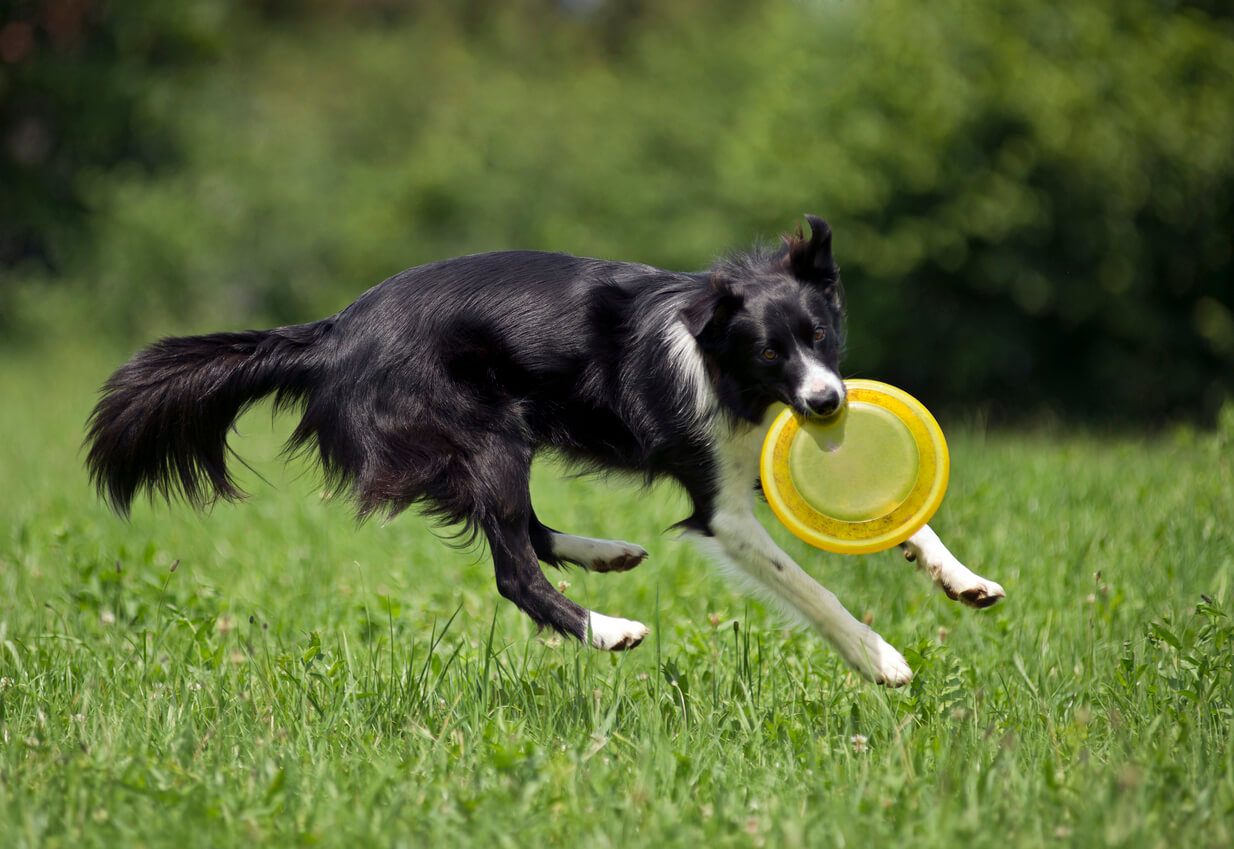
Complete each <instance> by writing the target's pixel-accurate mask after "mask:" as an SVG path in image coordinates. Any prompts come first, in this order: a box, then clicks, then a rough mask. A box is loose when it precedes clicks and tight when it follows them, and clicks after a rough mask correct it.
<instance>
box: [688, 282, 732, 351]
mask: <svg viewBox="0 0 1234 849" xmlns="http://www.w3.org/2000/svg"><path fill="white" fill-rule="evenodd" d="M743 301H744V299H743V298H742V296H741V294H740V293H738V292H735V291H733V290H732V289H730V288H729V287H728V286H726V285H724V284H720V283H714V282H713V284H712V286H711V288H710V289H708V290H707V291H706V292H704V293H703V294H702V295H700V296H698V297H697V298H695V299H694V300H693V301H691V302H690V303H689V304H687V305H686V306H685V307H684V308H683V309H682V310H681V312H680V313H679V315H680V316H681V323H682V324H684V325H685V326H686V330H687V331H689V333H690V335H691V336H693V337H695V338H698V337H699V336H701V335H702V333H703V331H704V330H705V329H707V327H708V326H714V327H723V326H724V325H725V324H727V323H728V320H729V319H730V318H732V317H733V314H734V313H736V312H737V310H739V309H741V304H742V302H743Z"/></svg>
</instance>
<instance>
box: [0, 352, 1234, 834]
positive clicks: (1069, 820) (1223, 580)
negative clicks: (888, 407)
mask: <svg viewBox="0 0 1234 849" xmlns="http://www.w3.org/2000/svg"><path fill="white" fill-rule="evenodd" d="M119 359H120V356H119V355H117V354H114V353H109V354H106V355H103V354H97V353H96V354H93V355H90V356H84V357H83V356H77V357H70V356H65V357H64V358H62V359H61V360H60V361H56V362H53V363H51V364H43V365H36V364H35V362H34V361H33V360H21V359H14V358H13V357H11V356H10V357H9V358H7V359H5V360H4V361H3V362H0V482H2V484H3V487H2V488H0V846H4V847H18V846H74V847H78V846H108V847H115V846H175V847H192V846H234V845H305V846H315V845H316V846H359V845H374V846H418V847H424V846H470V845H479V846H485V847H504V846H511V847H528V846H558V845H566V846H586V847H604V846H625V847H632V846H650V847H667V846H690V847H697V846H709V847H720V846H767V847H791V846H812V847H816V846H828V847H830V846H837V847H842V846H851V847H862V848H863V849H871V847H883V846H905V847H929V846H940V847H941V846H948V847H954V846H966V847H967V846H995V847H1007V846H1016V847H1019V846H1081V847H1090V846H1107V845H1108V846H1145V847H1158V846H1161V847H1164V846H1185V847H1188V849H1193V847H1209V846H1212V847H1217V846H1229V845H1231V844H1232V843H1234V735H1232V734H1231V723H1232V721H1234V715H1232V712H1234V675H1232V670H1231V666H1232V662H1234V624H1232V623H1231V618H1230V614H1231V613H1234V604H1231V589H1232V588H1231V579H1232V578H1234V463H1232V461H1231V453H1232V450H1234V444H1232V443H1234V425H1230V424H1228V423H1227V426H1226V427H1225V428H1224V429H1223V430H1222V431H1221V432H1219V433H1217V434H1194V433H1190V432H1185V431H1179V432H1175V433H1170V434H1167V435H1164V436H1160V437H1156V438H1153V439H1136V438H1128V437H1112V438H1098V437H1093V436H1083V435H1056V434H1055V435H1051V434H1033V435H1014V434H1013V435H1006V434H984V433H982V432H981V431H980V430H979V429H977V428H974V427H966V426H964V425H963V424H962V423H949V422H946V421H944V423H943V424H944V426H949V438H950V442H951V450H952V462H953V476H952V485H951V489H950V491H949V493H948V497H947V500H946V502H945V503H944V505H943V508H942V510H941V511H940V513H939V515H938V516H937V517H936V519H935V521H934V522H933V523H932V524H933V526H934V527H935V528H936V529H937V530H938V531H939V532H940V534H941V535H942V537H943V539H944V540H945V541H946V542H947V543H948V545H949V546H950V547H951V548H952V550H953V551H955V552H956V553H957V555H959V556H960V557H961V559H963V560H965V561H966V562H967V563H968V564H969V565H970V566H971V567H972V568H974V569H975V570H976V571H978V572H980V573H981V574H984V575H987V576H988V577H991V578H993V579H995V580H997V581H999V582H1001V583H1002V584H1003V585H1004V586H1005V587H1006V589H1007V592H1008V598H1007V600H1006V601H1005V602H1004V603H1003V604H1000V605H999V606H997V607H995V608H993V609H991V610H988V611H984V612H974V611H971V610H968V609H966V608H962V607H960V606H959V605H957V604H955V603H953V602H950V601H948V600H947V599H946V598H945V597H944V596H943V595H942V594H941V593H939V592H937V591H935V590H934V589H933V588H932V587H931V586H930V585H929V582H928V581H927V580H926V579H925V578H924V576H922V575H921V574H918V573H915V572H914V570H913V569H912V567H911V566H910V565H909V564H906V563H905V562H904V560H903V559H902V558H901V557H900V556H899V555H898V554H895V553H883V554H881V555H871V556H867V557H840V556H835V555H824V554H822V553H821V552H817V551H814V550H812V549H809V548H808V547H807V546H805V545H803V544H800V543H797V542H796V541H794V540H792V539H789V538H786V535H785V534H783V533H780V531H781V530H782V529H780V528H779V527H778V526H775V522H774V520H773V519H771V517H770V515H769V514H764V519H765V521H766V522H767V523H768V526H769V527H771V528H772V530H773V532H774V533H776V534H777V537H778V538H779V539H780V540H781V541H782V543H783V545H784V546H785V548H786V549H787V550H788V551H790V552H791V553H792V554H793V555H794V556H795V557H796V558H797V559H798V561H799V562H801V563H802V564H803V565H804V566H805V567H806V568H807V570H808V571H810V572H812V573H813V574H814V575H816V576H818V577H819V578H820V580H822V581H823V582H824V583H825V584H826V585H827V586H828V587H830V588H831V589H832V590H834V591H835V592H836V593H837V594H838V595H839V596H840V598H841V599H842V600H843V601H844V602H845V603H846V604H847V605H848V606H849V608H850V609H851V610H853V611H854V613H856V614H857V615H859V616H861V615H869V616H872V617H873V622H874V625H875V627H876V628H877V629H878V630H879V631H880V632H881V633H882V634H883V635H884V636H885V637H886V638H887V639H888V640H889V641H891V642H892V643H893V644H895V645H896V646H897V647H899V648H900V649H901V650H902V651H904V653H905V655H906V656H907V657H908V659H909V662H910V664H911V665H912V666H913V667H914V670H915V673H916V678H915V680H914V682H913V683H912V684H911V685H910V686H909V687H906V688H903V689H901V690H896V691H888V690H883V689H880V688H877V687H874V686H872V685H869V684H865V683H863V682H861V681H859V680H857V679H856V678H855V676H854V675H852V674H851V673H849V672H848V671H847V670H846V669H845V668H844V667H843V666H842V665H841V664H840V662H839V661H838V660H837V659H836V657H835V655H834V654H833V653H832V652H831V651H830V650H829V649H828V648H826V647H825V646H824V645H823V644H822V643H821V641H820V640H819V639H818V638H816V637H815V636H814V635H813V634H812V633H811V632H809V631H806V630H804V629H800V628H788V627H785V623H784V622H783V621H782V620H780V619H779V617H778V615H777V614H776V613H775V612H774V611H769V610H767V609H765V608H764V607H762V606H761V605H759V604H757V603H754V602H750V601H747V600H746V599H745V598H744V597H743V596H742V595H740V594H739V593H737V592H735V591H734V590H733V589H731V588H730V587H729V586H728V585H727V584H726V583H725V582H723V581H722V580H721V579H719V578H717V577H716V576H714V575H713V573H712V571H711V570H710V569H709V567H708V566H707V564H706V563H704V562H703V561H702V559H701V558H700V557H699V556H698V555H697V554H696V553H695V552H694V551H693V550H692V549H691V548H689V547H688V546H687V545H684V544H681V543H678V542H676V541H674V540H673V539H671V538H670V537H668V536H665V535H663V534H662V529H663V528H665V527H666V526H668V525H669V524H671V523H672V522H674V521H676V520H677V519H679V518H681V517H682V516H683V515H684V514H683V501H682V499H681V497H680V496H679V495H678V494H677V493H675V492H673V491H672V490H671V489H670V488H667V487H665V488H657V489H654V490H651V491H649V492H648V491H643V490H639V489H637V488H633V487H629V486H620V485H613V484H605V483H598V482H596V481H590V480H578V479H568V478H564V477H563V476H562V475H561V473H560V471H561V470H559V469H557V468H555V467H554V466H552V465H550V464H545V465H543V466H541V467H540V468H539V469H538V470H537V472H538V473H537V477H536V480H535V489H536V494H537V510H538V512H539V513H540V514H541V515H542V516H543V517H544V518H545V520H546V521H548V522H550V523H551V524H553V525H555V526H557V527H561V528H563V529H566V530H569V531H572V532H576V533H581V534H587V535H593V536H611V537H616V538H622V539H628V540H631V541H636V542H640V543H642V544H643V545H645V546H646V547H647V548H648V550H649V551H650V552H651V558H650V559H649V560H648V561H647V562H646V563H645V564H644V565H643V566H641V567H640V568H639V569H637V570H636V571H634V572H631V573H628V574H625V575H594V576H593V575H586V574H583V573H581V572H579V571H577V570H573V571H569V572H564V573H561V574H560V575H559V576H557V575H554V578H555V579H560V580H563V581H565V582H567V583H568V584H569V588H568V590H567V592H568V593H569V594H570V595H571V596H573V597H574V598H576V599H578V600H580V601H582V602H583V603H584V604H588V605H590V606H593V607H595V608H597V609H599V610H601V611H603V612H606V613H609V614H612V615H620V616H627V617H630V618H637V619H640V620H642V621H644V622H646V623H647V624H648V625H650V626H652V634H651V636H650V637H649V638H648V640H647V641H646V642H645V643H644V644H643V645H642V646H641V647H639V648H638V649H637V650H635V651H633V652H629V653H626V654H620V655H610V654H602V653H596V652H589V651H585V650H582V649H580V648H579V647H578V646H576V645H574V644H573V643H569V642H567V643H562V642H561V641H559V640H557V639H548V638H547V635H538V634H537V633H536V632H535V629H534V628H533V627H532V626H531V625H530V624H529V623H528V622H527V620H525V619H524V618H523V617H522V616H521V615H520V614H518V613H517V612H516V611H515V610H514V609H513V608H512V607H511V606H510V605H508V604H507V603H505V602H503V601H502V600H501V599H500V598H499V597H498V595H497V592H496V589H495V587H494V585H493V580H492V572H491V568H490V566H489V565H488V563H487V562H486V560H485V558H484V556H483V553H482V552H476V551H459V550H456V549H452V548H449V547H447V546H445V545H443V544H442V543H441V541H440V540H439V539H438V538H436V537H435V536H434V535H433V533H432V531H431V529H429V528H428V527H427V525H426V523H425V522H424V521H423V520H421V519H420V518H419V517H417V516H415V515H413V514H407V515H404V516H402V517H400V518H398V519H397V520H395V521H394V522H392V523H390V524H387V525H382V524H381V523H378V522H370V523H368V524H366V525H364V526H361V527H359V528H357V527H356V526H355V523H354V521H353V520H352V518H351V515H350V513H349V511H348V509H347V507H346V505H344V504H340V503H329V501H328V500H326V499H323V498H322V497H321V495H320V493H319V492H318V491H317V487H316V480H315V478H314V476H313V474H312V473H311V472H306V471H305V470H304V469H303V468H299V467H295V468H289V469H284V467H283V466H282V464H281V463H280V461H279V460H278V458H277V455H278V448H279V438H280V435H281V434H285V433H286V432H287V430H288V426H289V421H288V420H287V419H279V420H277V421H276V422H275V424H274V426H273V427H271V425H270V417H269V413H268V411H267V410H257V411H254V412H253V413H251V414H250V415H248V416H247V417H246V418H245V419H244V420H243V421H242V423H241V427H240V430H241V433H240V435H239V436H238V437H236V438H235V439H234V440H233V444H234V445H235V446H236V447H237V448H238V450H239V452H240V453H241V455H242V456H244V457H245V459H247V460H248V461H250V463H251V464H252V465H253V467H254V468H255V469H256V470H257V471H258V472H260V473H261V475H263V476H264V477H265V478H266V479H267V480H268V483H267V482H263V481H262V480H260V479H258V478H257V477H255V476H254V475H252V474H249V473H247V472H246V473H245V479H246V481H247V482H248V488H249V490H250V491H251V492H252V493H253V497H252V498H251V500H250V501H249V503H247V504H244V505H240V506H219V507H218V508H216V509H215V510H214V511H213V512H212V513H211V514H209V515H207V516H204V517H203V516H197V515H194V514H192V513H191V512H189V511H188V510H186V509H184V508H182V507H177V508H173V509H169V508H167V507H166V506H163V505H159V506H156V507H149V506H147V505H144V504H143V505H141V506H140V507H139V508H138V509H137V510H136V511H135V515H134V518H133V520H132V521H131V522H130V523H127V524H126V523H124V522H122V521H120V520H119V519H117V518H116V517H114V516H113V515H111V514H109V513H108V512H107V511H106V510H105V509H104V507H103V506H102V505H101V504H100V503H99V502H98V501H97V500H96V499H95V498H94V497H93V494H92V492H91V491H90V489H89V486H88V484H87V481H86V478H85V475H84V473H83V471H82V468H81V459H82V456H81V452H80V450H79V445H80V440H81V427H82V422H83V420H84V418H85V416H86V414H87V413H88V411H89V408H90V405H91V404H92V401H93V398H94V390H95V388H96V386H97V384H98V383H99V382H100V381H101V380H102V379H103V378H104V377H105V376H106V374H107V373H108V372H109V370H110V369H111V368H112V367H114V366H115V365H117V364H118V362H119Z"/></svg>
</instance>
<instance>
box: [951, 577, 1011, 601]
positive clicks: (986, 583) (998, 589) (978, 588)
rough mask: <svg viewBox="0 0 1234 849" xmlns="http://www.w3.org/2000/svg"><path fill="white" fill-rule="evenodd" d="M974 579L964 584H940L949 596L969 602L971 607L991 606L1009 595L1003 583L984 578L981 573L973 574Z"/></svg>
mask: <svg viewBox="0 0 1234 849" xmlns="http://www.w3.org/2000/svg"><path fill="white" fill-rule="evenodd" d="M969 575H971V576H972V580H970V581H969V582H967V583H966V584H963V585H956V584H947V583H943V582H940V583H939V585H940V586H941V587H942V588H943V592H945V593H946V594H947V597H948V598H953V599H955V600H957V601H961V602H963V603H964V604H967V605H968V606H969V607H977V608H982V607H990V606H992V605H995V604H998V602H999V600H1000V599H1004V598H1006V597H1007V591H1006V590H1004V589H1003V588H1002V586H1001V585H999V584H997V583H995V582H994V581H991V580H989V579H987V578H983V577H981V576H980V575H973V574H972V573H971V572H969Z"/></svg>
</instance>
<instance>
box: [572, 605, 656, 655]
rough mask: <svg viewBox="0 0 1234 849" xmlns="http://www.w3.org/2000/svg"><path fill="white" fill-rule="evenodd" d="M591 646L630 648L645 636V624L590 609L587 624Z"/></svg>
mask: <svg viewBox="0 0 1234 849" xmlns="http://www.w3.org/2000/svg"><path fill="white" fill-rule="evenodd" d="M587 631H588V636H589V638H590V640H591V647H592V648H595V649H603V650H604V651H621V650H623V649H632V648H634V647H635V646H637V645H638V644H639V643H641V642H642V641H643V637H646V636H647V626H646V625H644V624H643V623H642V622H635V621H634V620H632V619H620V618H618V617H615V616H605V615H604V614H603V613H596V612H595V611H594V610H593V611H591V618H590V620H589V622H588V626H587Z"/></svg>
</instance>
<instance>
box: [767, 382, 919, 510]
mask: <svg viewBox="0 0 1234 849" xmlns="http://www.w3.org/2000/svg"><path fill="white" fill-rule="evenodd" d="M840 418H841V420H839V421H821V422H820V421H815V420H810V419H807V420H805V421H803V422H802V423H801V435H802V436H804V437H806V438H804V439H802V438H798V439H796V440H794V441H793V445H792V447H791V448H790V449H789V455H788V466H789V474H790V475H791V476H792V479H793V485H794V486H795V487H796V488H797V491H798V493H800V495H801V496H802V498H803V499H804V500H805V501H806V503H807V504H809V505H810V506H811V507H813V508H814V509H815V510H817V511H818V512H820V513H823V514H824V515H827V516H830V517H832V518H834V519H839V520H841V521H844V522H867V521H870V520H872V519H877V518H879V517H880V516H885V515H887V514H888V513H890V512H891V511H892V510H895V509H896V508H897V507H899V506H900V505H901V504H903V503H904V501H905V499H907V498H908V496H909V494H910V493H912V491H913V487H914V486H916V484H917V476H918V471H919V468H920V464H921V455H920V453H919V451H918V449H917V442H916V440H915V439H914V438H913V434H912V432H911V431H910V430H909V429H908V427H907V426H906V425H905V424H904V422H902V421H900V419H899V418H898V417H897V416H896V415H895V414H894V413H892V412H891V411H890V410H886V409H884V408H882V407H879V406H876V405H874V404H867V403H861V402H853V401H850V402H849V405H848V411H847V415H845V416H842V417H840Z"/></svg>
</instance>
